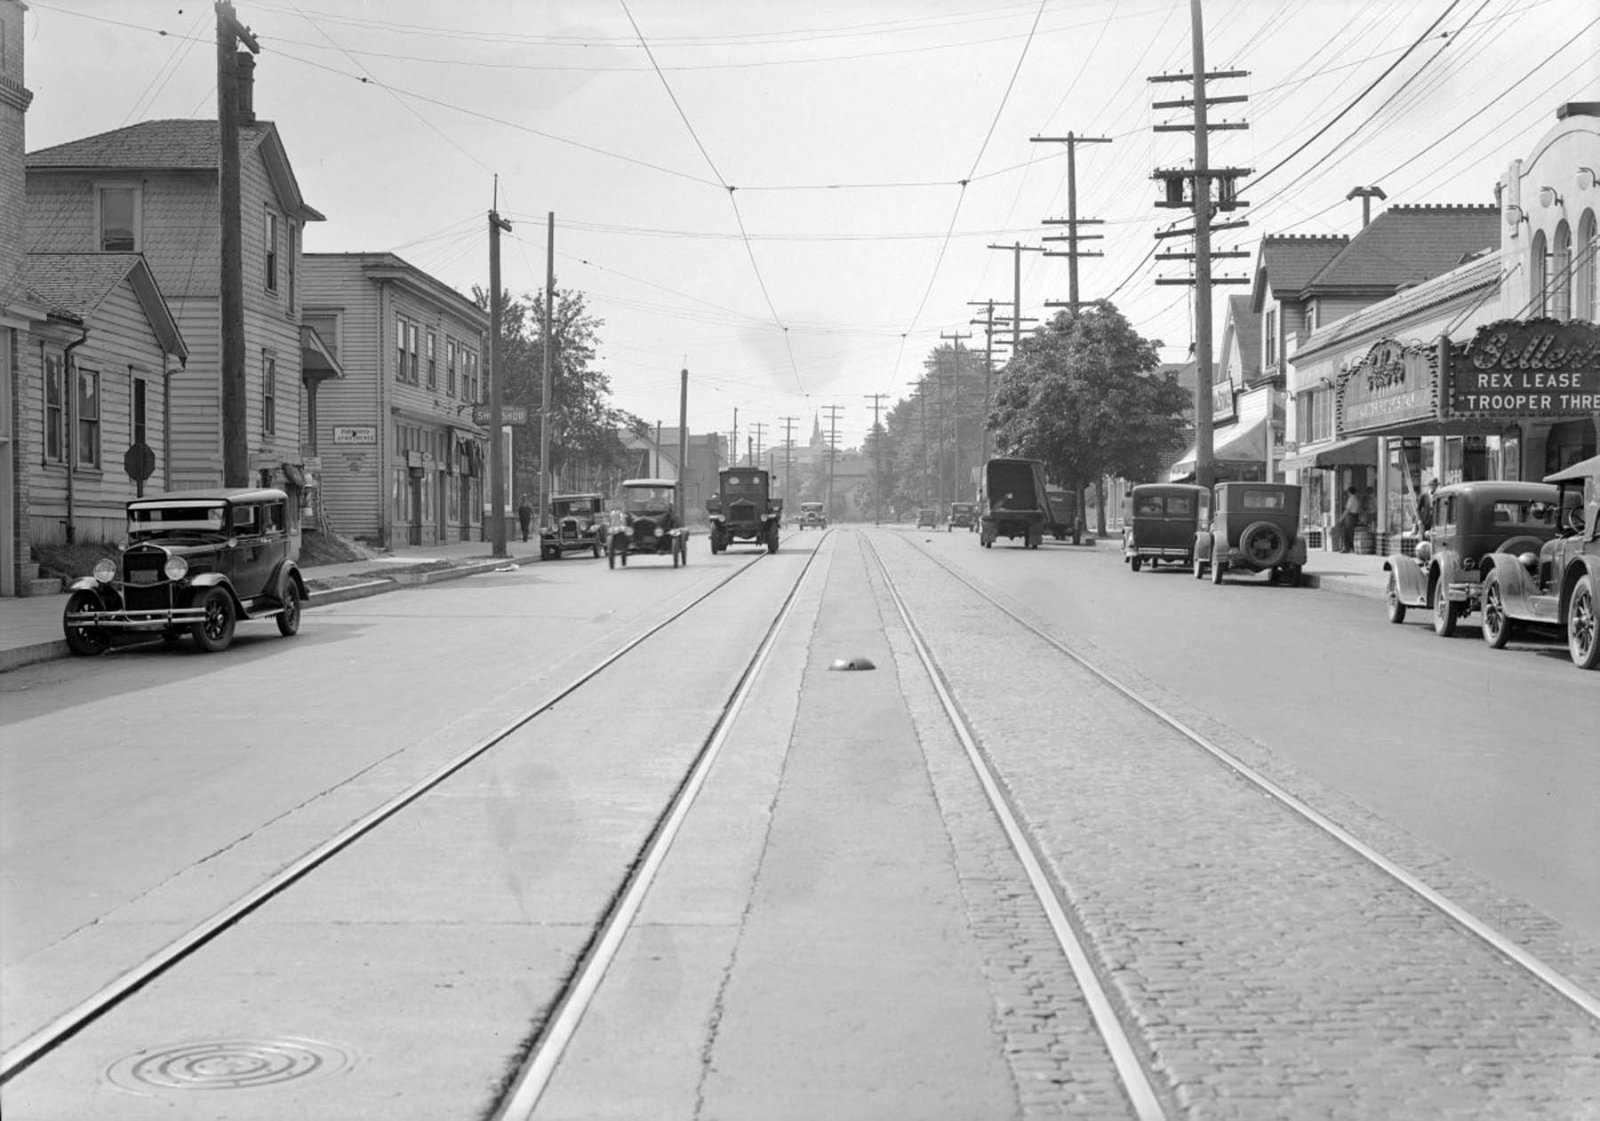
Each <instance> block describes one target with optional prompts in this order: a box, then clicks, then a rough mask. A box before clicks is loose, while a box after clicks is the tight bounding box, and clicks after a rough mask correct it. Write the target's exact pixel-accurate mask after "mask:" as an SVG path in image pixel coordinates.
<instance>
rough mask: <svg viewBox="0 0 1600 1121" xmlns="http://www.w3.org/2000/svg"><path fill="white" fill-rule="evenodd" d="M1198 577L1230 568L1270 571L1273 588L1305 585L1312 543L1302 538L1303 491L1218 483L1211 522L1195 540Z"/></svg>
mask: <svg viewBox="0 0 1600 1121" xmlns="http://www.w3.org/2000/svg"><path fill="white" fill-rule="evenodd" d="M1191 563H1192V565H1193V567H1194V578H1195V579H1196V580H1199V579H1201V578H1202V577H1204V576H1205V574H1206V571H1207V569H1209V570H1210V572H1211V582H1212V583H1213V584H1220V583H1222V578H1223V576H1224V575H1225V574H1226V573H1227V572H1228V571H1229V570H1230V569H1238V570H1241V571H1245V572H1265V573H1267V581H1268V583H1284V584H1287V585H1289V586H1290V587H1291V588H1292V587H1295V586H1296V585H1298V584H1299V583H1300V573H1301V571H1302V570H1303V569H1304V568H1305V564H1306V542H1305V538H1303V537H1301V536H1300V488H1299V487H1298V486H1296V485H1294V484H1292V483H1241V482H1227V483H1218V484H1217V489H1216V493H1215V494H1214V495H1213V496H1212V504H1211V523H1210V525H1208V526H1207V527H1205V528H1204V529H1201V530H1200V531H1199V532H1197V533H1196V534H1195V535H1194V560H1193V561H1192V562H1191Z"/></svg>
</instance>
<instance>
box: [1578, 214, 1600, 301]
mask: <svg viewBox="0 0 1600 1121" xmlns="http://www.w3.org/2000/svg"><path fill="white" fill-rule="evenodd" d="M1597 254H1600V239H1597V238H1596V236H1595V221H1594V211H1592V210H1585V211H1584V212H1583V217H1582V218H1581V219H1579V221H1578V259H1577V260H1576V261H1575V262H1574V263H1573V265H1574V268H1573V272H1574V277H1573V286H1574V287H1575V288H1576V289H1577V297H1578V298H1577V300H1576V302H1575V303H1574V304H1573V308H1572V314H1573V315H1574V316H1576V317H1577V318H1578V319H1587V320H1588V321H1589V322H1591V323H1593V322H1596V321H1597V320H1600V301H1597V299H1596V292H1595V275H1596V273H1595V256H1596V255H1597Z"/></svg>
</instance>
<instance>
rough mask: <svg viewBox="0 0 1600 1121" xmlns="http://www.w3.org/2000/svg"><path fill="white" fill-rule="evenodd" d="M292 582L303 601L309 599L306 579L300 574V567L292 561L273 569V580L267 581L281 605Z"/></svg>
mask: <svg viewBox="0 0 1600 1121" xmlns="http://www.w3.org/2000/svg"><path fill="white" fill-rule="evenodd" d="M291 582H292V583H293V584H294V587H295V591H297V592H299V593H300V598H301V599H306V598H308V595H307V592H306V581H305V577H304V576H302V575H301V574H300V566H299V565H298V564H296V563H295V562H294V561H292V560H283V561H279V562H278V567H277V568H275V569H273V572H272V579H271V580H268V581H267V587H269V588H271V589H272V594H273V596H274V598H276V599H277V600H278V601H279V602H280V603H281V602H283V594H284V592H285V591H286V590H287V589H288V586H289V584H290V583H291Z"/></svg>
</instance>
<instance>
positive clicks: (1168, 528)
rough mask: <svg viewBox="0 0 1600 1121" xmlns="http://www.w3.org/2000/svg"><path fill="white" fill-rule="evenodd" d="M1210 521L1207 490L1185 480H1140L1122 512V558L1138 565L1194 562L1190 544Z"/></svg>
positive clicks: (1209, 499) (1192, 546)
mask: <svg viewBox="0 0 1600 1121" xmlns="http://www.w3.org/2000/svg"><path fill="white" fill-rule="evenodd" d="M1210 524H1211V492H1210V491H1209V490H1207V489H1206V488H1205V487H1197V486H1193V485H1192V484H1189V483H1141V484H1140V485H1138V486H1136V487H1134V488H1133V490H1132V491H1131V492H1129V494H1128V497H1127V500H1126V505H1125V506H1124V508H1123V512H1122V559H1123V561H1124V562H1125V563H1126V564H1127V565H1128V566H1129V567H1130V568H1131V569H1133V571H1135V572H1138V571H1139V569H1140V567H1141V566H1142V565H1145V564H1148V565H1149V566H1150V567H1151V568H1155V566H1156V565H1158V564H1162V563H1165V564H1174V565H1181V566H1182V567H1184V568H1188V567H1189V566H1190V565H1192V564H1193V563H1194V543H1195V539H1196V537H1197V536H1198V535H1199V532H1200V531H1201V530H1203V529H1206V528H1207V527H1209V526H1210Z"/></svg>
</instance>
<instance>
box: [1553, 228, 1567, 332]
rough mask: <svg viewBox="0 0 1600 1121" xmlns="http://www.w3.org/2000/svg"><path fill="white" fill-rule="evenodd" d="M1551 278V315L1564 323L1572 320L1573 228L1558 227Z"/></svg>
mask: <svg viewBox="0 0 1600 1121" xmlns="http://www.w3.org/2000/svg"><path fill="white" fill-rule="evenodd" d="M1551 263H1552V265H1553V266H1554V268H1553V270H1552V271H1553V272H1554V274H1555V275H1554V276H1552V277H1551V278H1550V314H1551V315H1553V316H1555V317H1556V318H1557V319H1559V320H1561V321H1562V322H1565V321H1567V320H1568V319H1571V318H1572V227H1570V226H1568V225H1567V224H1566V223H1565V222H1562V223H1561V224H1560V225H1559V226H1557V227H1556V246H1555V254H1554V258H1553V260H1552V262H1551Z"/></svg>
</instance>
